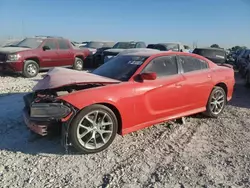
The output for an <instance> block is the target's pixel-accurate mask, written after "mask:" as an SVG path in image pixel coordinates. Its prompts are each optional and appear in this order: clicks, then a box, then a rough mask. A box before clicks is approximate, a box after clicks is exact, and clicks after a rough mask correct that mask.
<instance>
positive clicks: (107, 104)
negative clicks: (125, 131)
mask: <svg viewBox="0 0 250 188" xmlns="http://www.w3.org/2000/svg"><path fill="white" fill-rule="evenodd" d="M96 104H99V105H103V106H106V107H107V108H109V109H110V110H112V111H113V112H114V114H115V116H116V118H117V121H118V131H117V133H118V134H121V133H122V117H121V113H120V111H119V110H118V108H117V107H116V106H115V105H113V104H110V103H107V102H99V103H93V104H90V105H87V106H85V107H83V108H82V109H80V110H79V111H78V112H77V113H76V115H77V114H78V113H79V112H80V111H82V110H83V109H84V108H86V107H89V106H92V105H96ZM76 115H75V116H76Z"/></svg>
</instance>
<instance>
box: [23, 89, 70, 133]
mask: <svg viewBox="0 0 250 188" xmlns="http://www.w3.org/2000/svg"><path fill="white" fill-rule="evenodd" d="M34 98H35V96H34V93H30V94H27V95H25V96H24V98H23V99H24V103H25V107H24V109H23V119H24V122H25V124H26V125H27V127H28V128H29V129H30V130H31V131H33V132H35V133H37V134H39V135H41V136H46V135H48V134H49V133H50V132H53V131H55V130H61V128H62V125H67V124H68V121H69V120H70V119H71V116H73V114H75V113H74V112H75V111H74V109H73V108H71V107H70V106H67V105H65V104H63V103H59V102H51V103H46V102H39V103H35V102H34Z"/></svg>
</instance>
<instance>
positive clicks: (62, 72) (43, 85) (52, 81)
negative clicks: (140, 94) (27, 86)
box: [33, 67, 121, 91]
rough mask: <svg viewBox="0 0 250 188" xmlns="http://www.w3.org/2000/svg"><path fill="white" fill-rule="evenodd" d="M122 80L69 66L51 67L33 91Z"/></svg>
mask: <svg viewBox="0 0 250 188" xmlns="http://www.w3.org/2000/svg"><path fill="white" fill-rule="evenodd" d="M119 82H121V81H119V80H114V79H111V78H107V77H103V76H99V75H95V74H91V73H87V72H83V71H76V70H72V69H67V68H59V67H56V68H53V69H50V70H49V72H48V73H47V75H45V77H44V78H43V79H42V80H39V81H38V83H37V84H36V85H35V86H34V88H33V91H38V90H46V89H55V88H59V87H63V86H69V85H78V84H79V85H80V84H112V83H119Z"/></svg>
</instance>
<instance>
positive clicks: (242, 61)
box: [238, 49, 250, 78]
mask: <svg viewBox="0 0 250 188" xmlns="http://www.w3.org/2000/svg"><path fill="white" fill-rule="evenodd" d="M249 55H250V49H246V50H245V51H244V54H243V55H242V56H241V58H239V60H238V69H239V73H240V74H241V76H242V77H243V78H245V76H246V73H247V67H248V64H249Z"/></svg>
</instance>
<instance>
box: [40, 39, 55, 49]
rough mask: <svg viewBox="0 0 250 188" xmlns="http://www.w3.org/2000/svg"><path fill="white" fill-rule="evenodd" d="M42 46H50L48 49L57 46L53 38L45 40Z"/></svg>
mask: <svg viewBox="0 0 250 188" xmlns="http://www.w3.org/2000/svg"><path fill="white" fill-rule="evenodd" d="M43 46H48V47H49V48H50V50H56V49H57V47H56V43H55V41H54V40H47V41H45V43H44V45H43Z"/></svg>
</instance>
